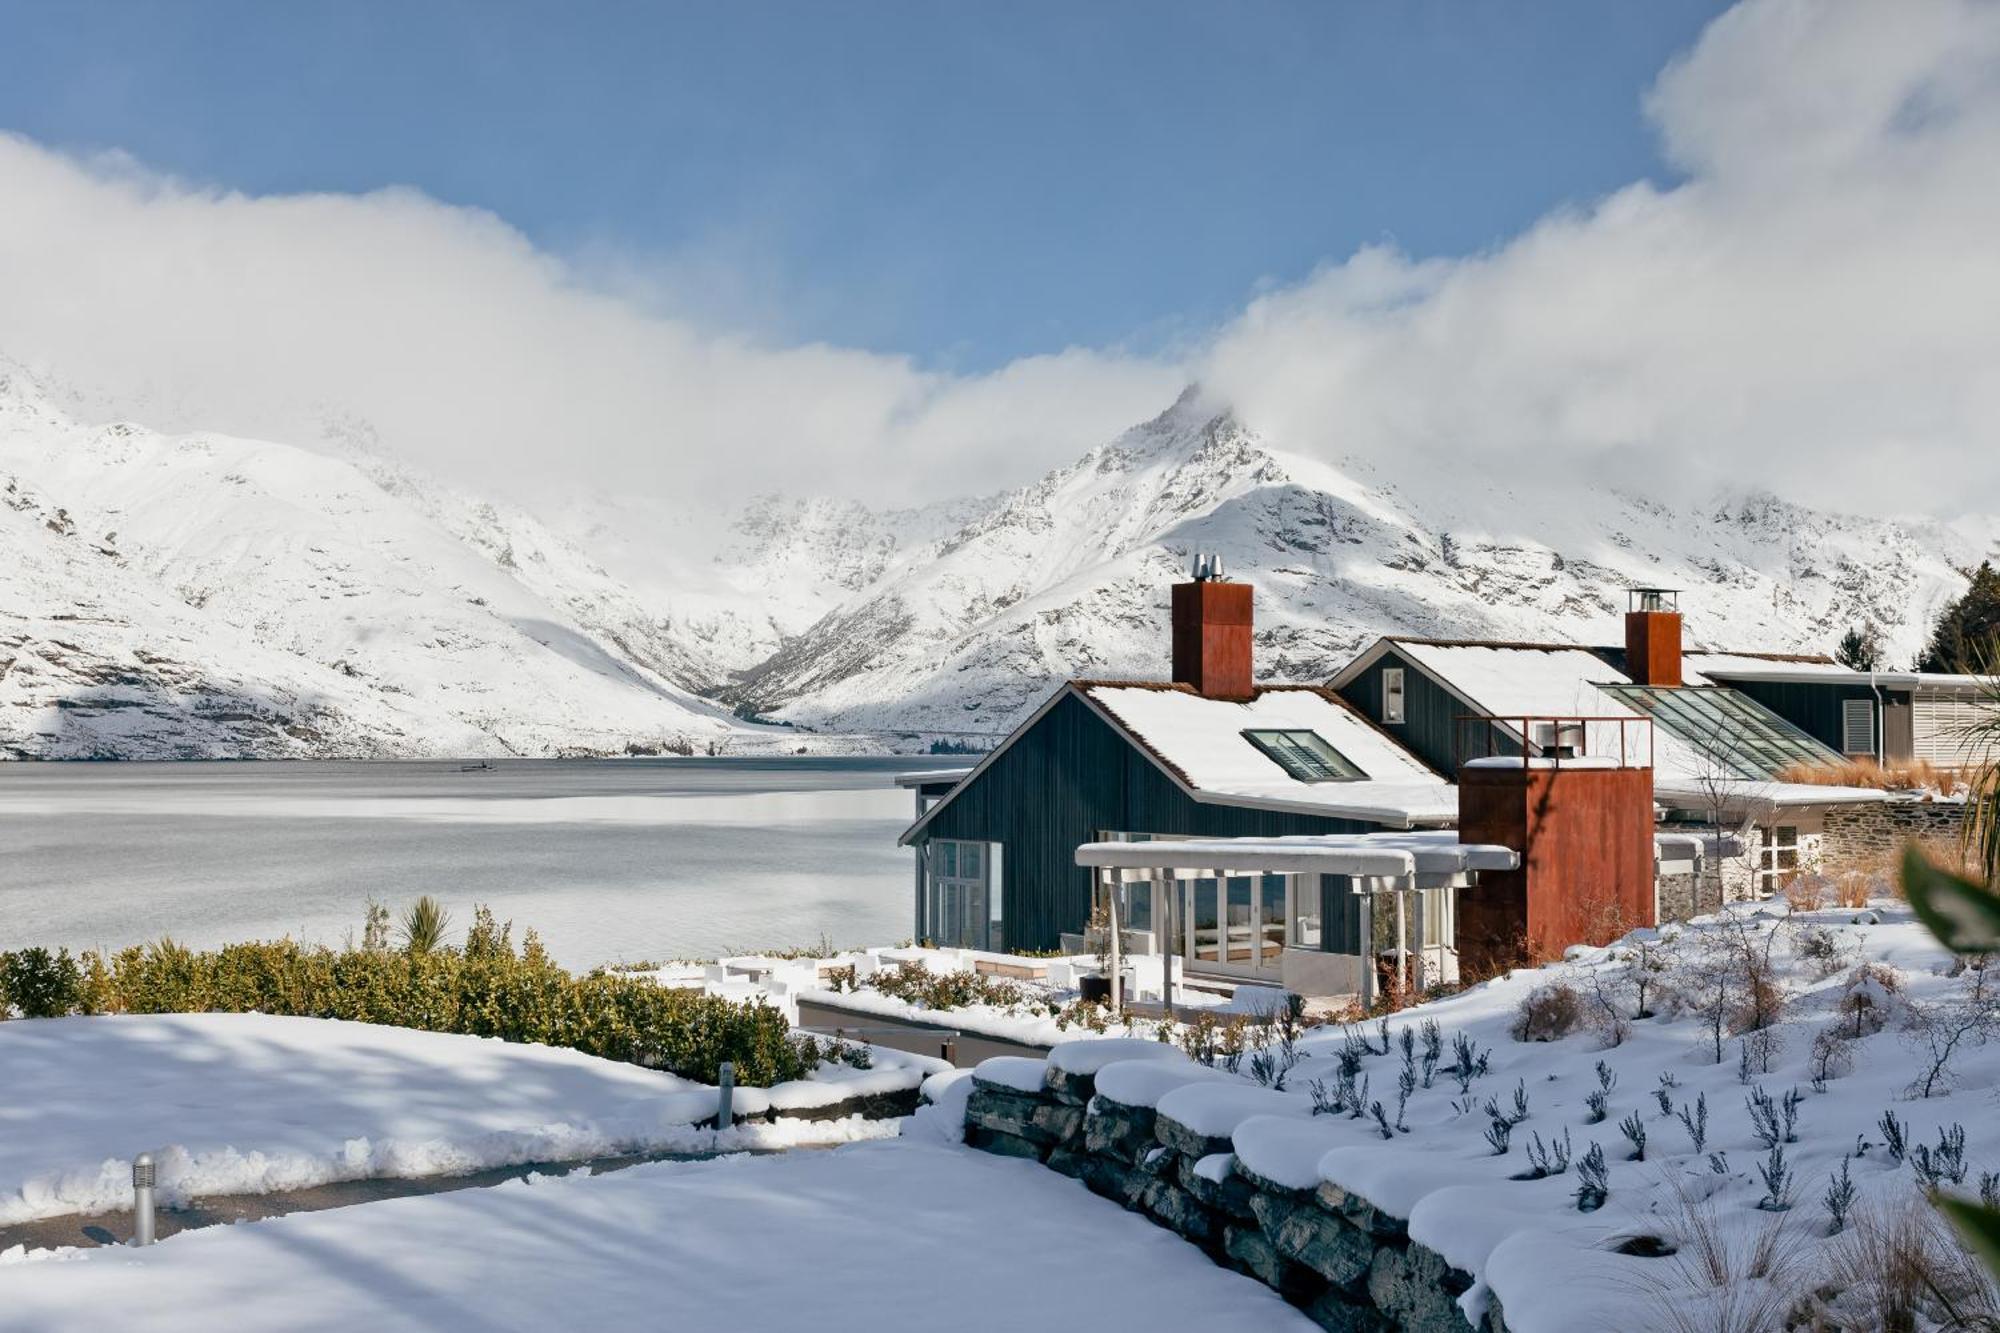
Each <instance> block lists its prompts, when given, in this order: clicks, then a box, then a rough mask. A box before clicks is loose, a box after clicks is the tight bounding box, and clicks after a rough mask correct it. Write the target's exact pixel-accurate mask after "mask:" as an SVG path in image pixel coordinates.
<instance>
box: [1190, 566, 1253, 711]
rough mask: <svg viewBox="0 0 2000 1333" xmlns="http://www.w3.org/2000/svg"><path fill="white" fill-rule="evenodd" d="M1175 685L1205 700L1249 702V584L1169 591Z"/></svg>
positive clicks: (1204, 583)
mask: <svg viewBox="0 0 2000 1333" xmlns="http://www.w3.org/2000/svg"><path fill="white" fill-rule="evenodd" d="M1174 679H1175V681H1177V682H1179V683H1181V684H1185V685H1192V686H1193V687H1194V688H1195V690H1196V691H1197V692H1198V693H1200V694H1203V695H1205V696H1207V697H1208V698H1210V699H1248V698H1250V697H1251V695H1252V694H1253V693H1254V687H1253V686H1252V685H1251V683H1250V585H1249V584H1247V583H1225V582H1223V581H1222V580H1220V579H1214V578H1209V579H1200V580H1197V581H1196V582H1193V583H1176V584H1175V585H1174Z"/></svg>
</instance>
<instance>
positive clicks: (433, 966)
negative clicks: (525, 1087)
mask: <svg viewBox="0 0 2000 1333" xmlns="http://www.w3.org/2000/svg"><path fill="white" fill-rule="evenodd" d="M471 944H472V942H471V941H468V945H469V946H470V945H471ZM10 1006H11V1008H12V1009H14V1010H18V1011H19V1012H20V1014H21V1015H22V1016H23V1017H26V1018H53V1017H58V1016H61V1015H64V1014H169V1013H247V1012H250V1011H253V1010H254V1011H256V1012H258V1013H266V1014H290V1015H296V1016H299V1017H305V1018H343V1019H350V1020H353V1021H355V1022H360V1023H384V1024H389V1025H392V1026H396V1027H407V1028H421V1029H423V1030H425V1031H427V1032H459V1033H467V1034H470V1035H472V1036H479V1037H499V1038H501V1039H503V1040H505V1041H532V1042H542V1043H544V1044H546V1045H549V1046H566V1047H569V1048H570V1049H572V1050H577V1051H582V1052H584V1053H585V1054H588V1055H597V1056H602V1057H604V1058H605V1059H609V1060H622V1061H625V1062H627V1063H630V1064H637V1065H644V1066H646V1067H647V1068H650V1069H666V1070H669V1071H671V1072H673V1073H675V1074H679V1075H681V1076H683V1077H686V1078H692V1079H698V1080H700V1081H701V1082H703V1083H713V1082H715V1080H716V1076H717V1066H719V1065H720V1064H721V1063H722V1062H723V1061H725V1060H729V1061H733V1062H734V1063H735V1065H736V1078H737V1081H738V1082H740V1083H745V1084H752V1085H756V1086H760V1087H767V1086H769V1085H770V1084H773V1083H778V1082H782V1081H784V1080H786V1079H792V1078H798V1077H799V1076H800V1075H802V1074H804V1073H805V1072H806V1071H807V1070H808V1069H810V1068H811V1067H812V1066H813V1065H814V1064H816V1063H818V1060H817V1056H816V1052H815V1051H814V1049H813V1048H812V1047H811V1046H810V1045H809V1044H807V1043H801V1042H797V1041H795V1040H794V1039H793V1038H792V1035H791V1031H790V1028H789V1025H787V1023H786V1022H785V1019H784V1016H783V1015H782V1014H780V1013H779V1012H778V1011H777V1010H775V1009H772V1008H770V1007H769V1006H767V1005H763V1004H739V1003H736V1002H734V1001H730V1000H723V999H718V998H716V997H714V996H709V995H704V994H702V993H701V992H700V991H698V990H674V989H669V988H667V987H664V986H660V985H657V984H656V983H654V982H652V981H649V980H645V979H643V978H636V977H627V976H615V975H605V974H599V973H593V974H591V975H589V976H583V977H576V976H571V975H570V974H569V973H568V972H565V971H564V970H563V969H562V968H560V967H557V966H556V965H555V964H554V963H552V962H550V961H548V958H547V956H546V955H544V954H543V953H541V951H540V949H539V948H538V947H537V946H535V945H534V944H533V943H532V941H531V942H530V944H529V945H528V947H527V949H526V950H525V951H524V953H523V954H522V955H520V956H517V955H516V954H514V952H513V951H512V950H511V949H510V948H508V947H507V946H506V945H505V944H504V943H503V944H502V945H501V946H500V947H499V948H497V949H496V948H493V947H491V945H490V944H489V945H487V947H483V948H473V947H468V949H467V950H466V951H465V952H459V951H456V950H437V951H432V952H427V953H415V952H409V951H391V950H388V949H347V950H343V951H340V952H335V951H333V950H331V949H326V948H322V947H317V946H308V945H301V944H296V943H294V942H292V941H291V940H278V941H275V942H272V943H264V944H232V945H228V946H226V947H224V948H221V949H217V950H214V951H212V952H210V951H196V950H192V949H188V948H185V947H183V946H181V945H179V944H176V943H174V942H173V941H171V940H161V941H160V942H158V943H156V944H148V945H144V946H140V947H134V948H129V949H123V950H120V951H119V952H117V953H115V954H110V955H105V954H102V953H93V954H86V955H84V956H83V957H82V958H81V959H77V958H72V957H71V956H70V954H69V953H68V951H66V950H64V951H60V952H58V953H55V954H51V953H49V952H48V951H47V950H46V949H22V950H19V951H17V952H14V953H0V1016H5V1014H6V1013H7V1012H8V1011H9V1008H10Z"/></svg>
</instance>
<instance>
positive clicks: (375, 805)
mask: <svg viewBox="0 0 2000 1333" xmlns="http://www.w3.org/2000/svg"><path fill="white" fill-rule="evenodd" d="M924 766H925V761H924V760H923V759H915V760H912V759H909V758H902V759H814V758H773V759H658V760H649V759H631V760H575V761H571V760H535V759H528V760H495V761H493V766H492V767H491V768H490V769H488V770H485V771H475V772H464V771H461V768H460V765H459V763H458V762H457V761H450V762H423V761H412V762H372V763H347V762H332V761H329V762H298V763H171V764H169V763H160V764H0V949H6V948H18V947H20V946H22V945H25V944H43V945H47V946H49V947H51V948H53V947H55V946H58V945H66V946H68V947H69V948H70V949H72V950H78V949H85V948H95V947H98V946H104V947H113V948H115V947H118V946H121V945H126V944H135V943H140V942H143V941H146V940H151V939H155V938H157V937H159V936H160V935H162V934H170V935H172V936H173V937H174V938H175V939H177V940H180V941H181V942H183V943H186V944H191V945H197V946H212V945H217V944H222V943H226V942H229V941H235V940H248V939H270V938H276V937H278V936H281V935H291V936H292V937H293V938H296V939H303V940H310V941H317V942H321V943H326V944H333V945H338V944H340V943H342V942H344V941H345V940H346V938H347V937H348V935H349V934H350V933H352V934H353V935H355V936H356V937H358V936H359V934H360V930H361V922H362V916H363V909H364V908H365V906H366V904H367V902H368V900H369V898H370V897H373V898H375V899H377V900H379V901H381V902H384V903H386V904H388V905H389V906H390V907H391V908H392V910H395V911H398V912H400V910H401V908H402V907H403V906H405V905H406V904H408V903H409V902H411V901H412V900H414V899H415V898H416V897H417V895H419V894H423V893H429V894H431V895H433V896H435V897H437V898H439V899H441V900H442V901H443V902H444V903H445V905H446V906H447V907H448V908H449V909H450V911H451V914H452V932H453V934H454V935H455V934H457V933H458V932H459V931H460V930H462V928H463V927H464V926H465V925H466V924H467V923H468V922H469V921H470V920H471V917H472V907H473V904H474V903H484V904H486V905H487V906H489V907H491V908H492V909H493V912H494V914H495V915H496V916H498V917H499V918H501V919H502V920H507V919H511V920H512V921H513V922H514V931H515V937H516V939H517V940H518V938H519V937H520V933H521V931H522V929H523V928H524V927H526V926H531V925H532V926H534V927H535V928H536V929H537V930H539V931H540V932H541V935H542V938H543V940H544V942H545V943H546V944H547V945H548V947H549V949H550V952H551V953H553V954H554V955H555V957H556V958H557V959H558V960H559V961H560V962H562V963H563V964H565V965H566V966H569V967H572V968H585V967H590V966H593V965H595V964H598V963H603V962H612V961H617V960H621V959H623V960H635V959H642V958H654V959H662V958H675V957H713V956H716V955H719V954H722V953H727V952H734V951H741V950H745V949H752V948H758V947H779V946H784V945H793V944H808V943H812V942H814V941H817V940H818V939H819V938H820V936H821V935H822V934H824V935H826V936H828V937H830V938H831V939H832V940H833V941H834V942H835V943H836V944H839V945H858V944H867V943H877V944H879V943H885V942H891V941H895V940H900V939H904V938H907V937H908V935H909V933H910V926H911V921H910V877H911V869H910V855H911V854H910V852H909V851H908V850H907V849H905V848H899V847H897V846H896V834H897V833H898V832H900V831H901V830H902V828H903V827H904V825H906V824H907V823H908V822H909V819H910V817H911V806H912V800H911V797H910V795H909V793H908V792H905V791H901V790H898V789H897V788H896V787H894V786H893V784H892V779H893V777H894V775H895V774H896V773H899V772H902V771H905V770H909V769H912V768H922V767H924Z"/></svg>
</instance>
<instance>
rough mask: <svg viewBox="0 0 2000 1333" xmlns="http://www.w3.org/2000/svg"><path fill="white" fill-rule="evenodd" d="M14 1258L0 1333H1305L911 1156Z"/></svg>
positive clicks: (933, 1161) (833, 1158)
mask: <svg viewBox="0 0 2000 1333" xmlns="http://www.w3.org/2000/svg"><path fill="white" fill-rule="evenodd" d="M12 1258H13V1260H14V1262H6V1261H5V1260H0V1329H8V1330H14V1329H20V1330H27V1329H33V1330H36V1331H37V1333H55V1331H57V1330H65V1329H100V1328H129V1329H135V1330H160V1331H161V1333H169V1331H175V1330H187V1331H188V1333H208V1330H210V1329H213V1328H216V1327H219V1326H222V1325H223V1324H224V1323H226V1324H227V1325H228V1326H231V1327H238V1328H285V1329H329V1330H332V1329H338V1330H348V1329H355V1328H367V1329H380V1330H389V1329H427V1330H438V1329H551V1328H618V1327H630V1328H711V1327H731V1326H737V1327H753V1328H773V1329H803V1328H823V1329H828V1330H834V1329H857V1330H859V1329H866V1330H868V1331H869V1333H895V1331H896V1330H912V1333H932V1330H935V1329H939V1328H950V1329H955V1330H980V1329H994V1330H999V1329H1008V1330H1016V1329H1023V1328H1036V1327H1046V1326H1060V1327H1075V1328H1095V1329H1126V1328H1147V1329H1180V1328H1189V1329H1201V1330H1202V1331H1203V1333H1238V1331H1239V1330H1240V1331H1241V1333H1251V1331H1252V1330H1256V1331H1258V1333H1278V1331H1279V1330H1283V1329H1287V1328H1298V1329H1309V1328H1310V1327H1311V1325H1310V1324H1307V1323H1306V1322H1305V1320H1304V1319H1303V1318H1302V1317H1301V1316H1299V1315H1298V1314H1297V1313H1295V1312H1294V1311H1292V1310H1291V1309H1289V1308H1288V1307H1287V1306H1285V1305H1284V1304H1283V1303H1282V1302H1280V1301H1279V1300H1278V1298H1277V1297H1276V1296H1275V1295H1273V1294H1272V1293H1271V1292H1270V1291H1269V1290H1267V1289H1266V1288H1264V1287H1263V1286H1261V1285H1259V1284H1257V1283H1255V1282H1252V1281H1251V1280H1249V1279H1248V1278H1243V1277H1239V1276H1237V1275H1235V1274H1233V1273H1229V1272H1225V1271H1224V1270H1222V1269H1219V1268H1217V1267H1215V1266H1214V1265H1212V1264H1210V1263H1209V1262H1208V1261H1207V1260H1205V1259H1203V1258H1201V1256H1199V1255H1198V1254H1196V1253H1195V1252H1194V1251H1192V1250H1191V1249H1189V1248H1188V1246H1187V1245H1186V1244H1185V1243H1183V1242H1182V1241H1181V1240H1179V1239H1178V1238H1177V1237H1175V1236H1173V1235H1171V1234H1169V1233H1167V1232H1165V1231H1162V1230H1160V1229H1159V1228H1157V1227H1155V1226H1153V1225H1152V1224H1151V1223H1149V1222H1146V1221H1144V1220H1143V1219H1140V1218H1138V1217H1134V1216H1131V1215H1129V1214H1127V1213H1124V1212H1122V1211H1121V1210H1120V1209H1118V1208H1117V1207H1116V1206H1114V1205H1113V1204H1110V1203H1108V1202H1106V1201H1104V1200H1102V1199H1098V1198H1096V1197H1094V1196H1092V1195H1090V1194H1088V1193H1086V1192H1085V1191H1084V1190H1082V1189H1080V1188H1078V1187H1077V1185H1076V1184H1075V1183H1074V1182H1073V1181H1069V1180H1065V1179H1063V1178H1061V1177H1059V1176H1057V1175H1055V1174H1053V1173H1052V1172H1049V1171H1046V1170H1044V1169H1042V1168H1041V1167H1039V1166H1036V1165H1034V1164H1033V1163H1025V1162H1019V1161H1009V1160H1003V1159H1000V1158H991V1157H986V1156H983V1155H981V1154H977V1153H971V1152H967V1151H965V1150H963V1149H954V1148H946V1147H940V1146H935V1145H927V1144H919V1143H888V1144H866V1145H857V1146H855V1147H850V1148H844V1149H840V1150H838V1151H835V1152H830V1153H803V1154H790V1155H786V1156H783V1157H766V1158H726V1159H721V1160H717V1161H711V1162H699V1163H663V1164H659V1165H653V1166H643V1167H636V1168H634V1169H632V1170H630V1171H624V1172H619V1173H618V1174H616V1175H608V1176H598V1177H590V1178H585V1177H570V1178H563V1179H540V1180H534V1181H528V1182H517V1183H514V1184H508V1185H502V1186H498V1187H496V1188H493V1189H483V1190H466V1191H463V1192H461V1193H457V1194H449V1195H434V1196H430V1197H427V1198H419V1199H399V1200H393V1201H389V1202H385V1203H375V1204H366V1205H363V1206H360V1207H354V1208H344V1209H336V1210H333V1211H331V1212H325V1213H312V1214H301V1215H297V1216H293V1217H287V1218H280V1219H276V1220H273V1221H266V1222H255V1223H249V1224H245V1225H241V1226H234V1227H219V1228H214V1229H211V1230H207V1231H200V1232H192V1233H189V1234H186V1235H183V1236H177V1237H175V1238H173V1239H172V1240H169V1241H165V1242H163V1243H161V1244H160V1245H158V1246H155V1247H154V1248H152V1249H150V1250H144V1251H136V1250H117V1249H102V1250H87V1251H60V1252H55V1253H54V1254H48V1255H44V1256H41V1257H37V1258H32V1259H30V1258H28V1257H27V1256H22V1255H19V1254H16V1255H14V1256H12ZM1001 1293H1006V1296H1005V1298H1004V1299H995V1298H994V1297H995V1296H996V1295H998V1294H1001Z"/></svg>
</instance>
